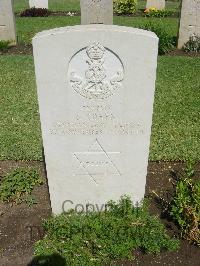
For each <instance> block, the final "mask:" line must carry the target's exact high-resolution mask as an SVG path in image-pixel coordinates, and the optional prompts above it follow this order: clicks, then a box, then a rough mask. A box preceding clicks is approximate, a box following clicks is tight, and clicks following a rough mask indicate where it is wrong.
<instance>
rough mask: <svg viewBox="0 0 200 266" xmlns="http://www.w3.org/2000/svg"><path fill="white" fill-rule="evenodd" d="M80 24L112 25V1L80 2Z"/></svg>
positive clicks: (86, 0) (85, 0)
mask: <svg viewBox="0 0 200 266" xmlns="http://www.w3.org/2000/svg"><path fill="white" fill-rule="evenodd" d="M80 3H81V24H83V25H87V24H108V25H109V24H110V25H111V24H113V0H81V2H80Z"/></svg>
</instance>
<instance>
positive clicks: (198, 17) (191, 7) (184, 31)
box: [178, 0, 200, 49]
mask: <svg viewBox="0 0 200 266" xmlns="http://www.w3.org/2000/svg"><path fill="white" fill-rule="evenodd" d="M192 35H197V36H200V0H183V2H182V9H181V20H180V28H179V40H178V48H179V49H181V48H182V47H183V45H184V44H185V43H186V42H188V41H189V39H190V36H192Z"/></svg>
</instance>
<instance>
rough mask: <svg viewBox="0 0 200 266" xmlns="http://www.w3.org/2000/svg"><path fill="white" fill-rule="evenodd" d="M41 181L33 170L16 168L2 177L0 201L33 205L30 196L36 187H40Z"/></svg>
mask: <svg viewBox="0 0 200 266" xmlns="http://www.w3.org/2000/svg"><path fill="white" fill-rule="evenodd" d="M41 184H42V180H41V179H40V177H39V174H38V172H37V171H36V170H34V169H22V168H18V169H16V170H14V171H13V172H11V173H9V174H7V175H6V176H5V177H3V179H2V181H1V183H0V200H2V201H5V202H11V201H12V202H13V201H14V202H15V203H17V204H19V203H21V202H27V203H29V204H34V203H35V201H34V199H33V198H30V195H31V193H32V191H33V188H34V187H35V186H36V185H41Z"/></svg>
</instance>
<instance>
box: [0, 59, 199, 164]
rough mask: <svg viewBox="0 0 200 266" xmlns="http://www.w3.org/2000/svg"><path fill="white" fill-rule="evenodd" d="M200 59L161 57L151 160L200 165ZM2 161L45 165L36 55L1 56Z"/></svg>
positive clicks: (0, 125)
mask: <svg viewBox="0 0 200 266" xmlns="http://www.w3.org/2000/svg"><path fill="white" fill-rule="evenodd" d="M199 69H200V58H189V57H169V56H163V57H159V62H158V75H157V86H156V96H155V106H154V118H153V128H152V139H151V149H150V159H151V160H187V159H188V158H191V159H195V160H200V123H199V121H200V76H199V72H198V70H199ZM0 73H1V75H0V88H1V90H0V113H1V120H0V160H5V159H13V160H15V159H16V160H20V159H24V160H41V159H42V144H41V134H40V125H39V114H38V105H37V98H36V88H35V87H36V86H35V78H34V67H33V58H32V56H22V55H16V56H1V57H0Z"/></svg>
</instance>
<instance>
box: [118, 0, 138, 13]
mask: <svg viewBox="0 0 200 266" xmlns="http://www.w3.org/2000/svg"><path fill="white" fill-rule="evenodd" d="M136 10H137V0H114V11H115V13H117V14H119V15H122V14H133V13H135V12H136Z"/></svg>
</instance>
